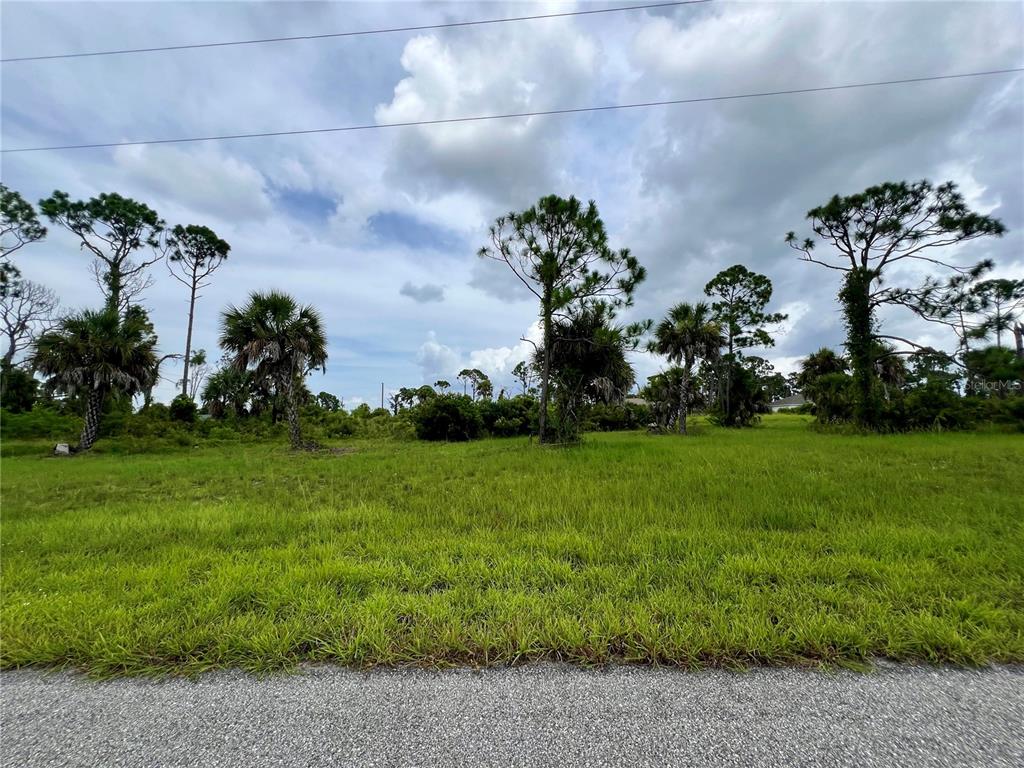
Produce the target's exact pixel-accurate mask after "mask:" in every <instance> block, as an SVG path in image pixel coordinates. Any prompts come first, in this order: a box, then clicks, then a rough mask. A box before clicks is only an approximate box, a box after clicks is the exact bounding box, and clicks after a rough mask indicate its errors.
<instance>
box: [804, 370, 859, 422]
mask: <svg viewBox="0 0 1024 768" xmlns="http://www.w3.org/2000/svg"><path fill="white" fill-rule="evenodd" d="M812 396H813V398H814V415H815V416H817V418H818V421H819V422H820V423H822V424H835V423H837V422H843V421H850V420H851V419H852V418H853V405H854V392H853V378H852V377H851V376H849V375H847V374H845V373H827V374H825V375H824V376H819V377H818V379H817V380H816V381H815V382H814V392H813V394H812Z"/></svg>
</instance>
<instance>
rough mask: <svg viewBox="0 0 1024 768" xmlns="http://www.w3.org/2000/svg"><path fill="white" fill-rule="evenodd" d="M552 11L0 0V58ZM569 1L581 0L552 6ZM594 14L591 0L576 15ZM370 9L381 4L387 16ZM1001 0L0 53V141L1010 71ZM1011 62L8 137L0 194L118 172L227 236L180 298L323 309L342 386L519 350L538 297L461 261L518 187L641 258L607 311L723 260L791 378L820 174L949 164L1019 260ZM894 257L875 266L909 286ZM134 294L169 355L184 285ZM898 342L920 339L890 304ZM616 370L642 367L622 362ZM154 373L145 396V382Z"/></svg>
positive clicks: (816, 303)
mask: <svg viewBox="0 0 1024 768" xmlns="http://www.w3.org/2000/svg"><path fill="white" fill-rule="evenodd" d="M570 5H571V4H565V3H559V4H529V5H526V4H514V3H468V2H466V3H424V4H411V3H375V4H361V3H259V4H256V3H175V2H171V3H113V4H105V3H59V4H58V3H33V4H27V3H17V2H5V3H4V4H3V6H2V11H0V13H2V19H0V20H2V26H3V32H2V35H3V37H2V44H3V50H4V56H5V57H10V56H20V55H31V54H36V53H40V54H41V53H56V52H64V51H75V50H86V49H103V48H112V47H113V48H120V47H126V46H127V47H136V46H145V45H161V44H175V43H182V42H206V41H216V40H225V39H245V38H254V37H265V36H281V35H297V34H309V33H312V34H317V33H322V32H327V31H344V30H352V29H365V28H374V27H382V26H394V25H395V24H396V23H401V24H403V25H404V24H409V25H412V24H429V23H436V22H438V21H445V20H460V19H472V18H482V17H493V16H505V15H521V14H523V13H542V12H545V10H551V11H557V10H565V9H566V8H567V7H570ZM580 7H583V6H580ZM587 7H596V6H587ZM396 20H397V21H396ZM1022 28H1024V14H1022V8H1021V6H1020V4H1018V3H943V4H936V3H884V4H883V3H829V4H817V3H742V2H741V3H735V2H713V3H708V4H706V5H701V6H689V7H685V6H684V7H680V8H673V9H661V10H658V11H656V12H653V11H637V12H632V13H627V14H613V15H607V16H588V17H578V18H567V19H553V20H544V21H532V22H524V23H520V24H503V25H495V26H487V27H473V28H465V29H456V30H437V31H430V32H420V33H416V34H408V33H403V34H388V35H378V36H372V37H362V38H344V39H331V40H320V41H306V42H291V43H281V44H276V45H265V46H243V47H237V48H216V49H205V50H193V51H185V52H177V53H173V52H171V53H159V54H158V53H153V54H142V55H136V56H130V57H119V56H112V57H101V58H91V59H76V60H65V61H44V62H32V63H28V62H26V63H10V64H4V65H3V66H2V70H0V72H2V75H0V76H2V86H3V94H2V118H3V126H2V136H0V138H2V142H3V146H4V147H5V148H15V147H19V146H32V145H43V144H55V143H68V142H72V143H76V142H90V141H118V140H132V139H147V138H165V137H174V136H186V135H201V134H211V133H212V134H220V133H234V132H247V131H274V130H292V129H302V128H314V127H326V126H339V125H346V124H356V123H359V124H362V123H373V122H378V123H387V122H399V121H407V120H422V119H436V118H442V117H459V116H466V115H473V114H487V113H497V112H509V111H527V110H531V111H533V110H544V109H552V108H560V107H571V106H578V105H585V104H594V103H608V102H629V101H638V100H654V99H664V98H680V97H682V98H686V97H693V96H709V95H716V94H728V93H737V92H749V91H757V90H777V89H782V88H793V87H809V86H810V87H813V86H819V85H831V84H838V83H845V82H856V81H866V80H882V79H891V78H902V77H915V76H921V75H930V74H943V73H950V72H965V71H975V70H984V69H994V68H1001V67H1008V66H1020V65H1021V63H1022V62H1024V43H1022V35H1021V32H1020V30H1021V29H1022ZM1022 126H1024V78H1021V77H1020V76H1003V77H992V78H985V79H976V80H965V81H955V82H942V83H931V84H921V85H912V86H895V87H892V88H886V89H866V90H862V91H844V92H840V93H831V94H815V95H808V96H790V97H779V98H774V99H751V100H746V101H735V102H719V103H711V104H699V105H691V106H685V107H669V108H660V109H650V110H633V111H629V112H623V113H605V114H598V115H579V116H573V117H542V118H529V119H517V120H509V121H503V122H500V123H499V122H490V123H474V124H464V125H446V126H432V127H421V128H403V129H385V130H379V131H365V132H358V133H342V134H326V135H316V136H298V137H279V138H268V139H255V140H238V141H231V142H219V143H208V144H187V145H167V146H149V147H123V148H117V149H100V150H87V151H79V152H52V153H28V154H7V155H4V156H3V161H2V162H3V168H2V178H3V181H4V183H5V184H7V185H8V186H11V187H13V188H15V189H18V190H19V191H21V192H22V193H23V194H24V195H25V196H26V197H27V198H28V199H30V200H33V201H34V200H38V199H39V198H40V197H42V196H45V195H47V194H49V193H50V192H51V191H52V190H53V189H63V190H66V191H67V192H69V193H70V194H71V195H72V196H74V197H78V198H85V197H89V196H92V195H95V194H98V193H100V192H112V191H116V192H120V193H122V194H126V195H130V196H133V197H136V198H137V199H140V200H143V201H145V202H147V203H148V204H149V205H151V206H152V207H153V208H155V209H156V210H157V211H158V212H159V213H160V214H161V215H162V216H163V217H164V219H166V220H167V222H168V223H169V224H177V223H182V224H191V223H195V224H206V225H208V226H210V227H212V228H213V229H214V230H216V231H217V232H218V233H219V234H220V235H221V236H222V237H224V238H225V239H227V240H228V241H229V242H230V243H231V245H232V252H231V257H230V259H229V260H228V263H227V264H226V265H225V266H224V268H223V269H222V270H221V271H219V272H218V273H216V275H215V279H214V281H213V284H212V285H211V286H210V287H209V289H207V290H206V291H205V292H204V295H203V297H202V298H201V300H200V304H199V308H198V317H197V326H196V338H195V341H194V346H198V347H205V348H206V349H207V350H208V351H209V352H210V353H211V357H212V358H214V359H216V358H217V357H218V354H217V352H216V351H215V350H216V335H217V320H218V313H219V312H220V310H221V309H223V308H224V306H226V305H227V304H229V303H240V302H242V301H244V300H245V297H246V295H247V293H248V292H249V291H252V290H256V289H265V288H269V287H274V288H280V289H284V290H287V291H289V292H291V293H293V294H294V295H295V296H296V297H297V298H298V299H299V300H300V301H303V302H307V303H311V304H313V305H315V306H316V307H318V308H319V309H320V310H321V311H322V313H323V314H324V317H325V320H326V323H327V329H328V332H329V335H330V360H329V362H328V371H327V374H326V375H325V376H320V375H319V374H318V375H317V376H315V377H313V380H311V382H310V386H311V387H312V388H313V389H314V391H318V390H320V389H326V390H329V391H331V392H334V393H336V394H338V395H340V396H342V397H343V398H344V399H345V400H346V402H347V403H348V404H350V405H353V404H355V403H358V402H360V401H362V400H367V401H370V402H375V401H376V400H378V399H379V397H380V394H379V391H380V384H381V382H382V381H383V382H384V383H385V386H386V388H387V389H397V388H398V387H399V386H408V385H418V384H420V383H422V382H432V381H434V380H435V379H436V378H439V377H444V378H451V377H452V376H453V375H454V373H455V372H457V370H458V369H460V368H462V367H465V366H472V367H479V368H482V369H483V370H485V371H487V372H488V373H490V374H491V375H492V376H494V377H495V378H496V379H497V380H498V381H499V383H504V382H507V381H509V372H510V371H511V368H512V367H513V366H514V365H515V363H516V362H518V361H519V360H521V359H523V358H524V357H525V356H526V355H527V354H528V351H529V348H530V347H529V344H528V343H527V342H524V341H522V338H523V337H524V336H525V337H527V338H529V337H530V336H531V335H535V329H534V328H533V324H534V322H535V320H536V314H537V307H536V306H535V304H534V303H533V302H531V301H530V300H529V297H527V296H524V294H523V291H522V290H520V289H519V288H518V287H517V285H516V284H515V282H514V278H513V277H512V275H511V274H508V273H507V272H503V271H502V270H501V269H499V268H498V265H495V264H490V263H486V262H481V261H480V260H479V259H478V258H477V257H476V256H475V252H476V250H477V248H479V246H481V245H483V244H484V243H485V242H486V234H487V226H488V224H489V223H490V222H491V221H493V219H494V218H495V217H496V216H497V215H499V214H501V213H504V212H507V211H508V210H513V209H522V208H524V207H526V206H528V205H529V204H531V203H532V202H534V201H535V200H536V199H537V198H538V197H540V196H541V195H543V194H547V193H551V192H555V193H558V194H563V195H568V194H575V195H577V196H578V197H581V198H593V199H594V200H596V202H597V204H598V206H599V208H600V210H601V212H602V214H603V216H604V218H605V221H606V223H607V225H608V229H609V232H610V234H611V237H612V240H613V242H614V244H615V245H617V246H628V247H630V248H631V249H632V251H633V252H634V254H635V255H636V256H637V257H638V258H639V259H640V261H641V263H643V264H644V265H645V266H646V267H647V269H648V273H649V279H648V280H647V282H646V283H645V284H644V285H643V286H642V287H641V289H640V290H639V292H638V295H637V299H636V304H635V307H634V308H633V309H632V310H630V313H629V314H628V315H627V317H626V319H636V318H645V317H651V318H658V317H660V316H661V315H662V314H663V313H664V311H665V310H666V308H667V307H668V306H670V305H671V304H672V303H675V302H677V301H683V300H690V301H692V300H697V299H700V298H701V296H702V287H703V285H704V283H705V282H706V281H707V280H708V279H710V278H711V277H712V276H713V275H714V274H715V273H716V272H717V271H718V270H720V269H723V268H725V267H728V266H730V265H731V264H733V263H737V262H739V263H744V264H746V265H747V266H749V267H751V268H752V269H757V270H759V271H762V272H764V273H766V274H768V275H769V276H770V277H771V278H772V280H773V281H774V283H775V288H776V301H775V302H774V305H775V308H777V309H782V310H783V311H787V312H789V314H790V316H791V320H790V322H789V323H788V324H787V326H786V329H785V333H784V334H782V335H780V337H779V339H778V343H777V346H776V347H775V348H774V349H773V350H770V351H768V352H766V355H767V356H768V357H771V358H772V359H773V360H775V362H776V363H777V365H778V367H779V368H780V369H781V370H790V369H792V367H793V366H794V365H795V363H796V361H797V360H798V359H799V358H800V357H801V356H803V355H805V354H806V353H807V352H809V351H811V350H813V349H814V348H816V347H818V346H821V345H830V346H836V347H838V345H839V344H840V343H841V340H842V328H841V325H840V322H839V317H838V314H837V312H836V307H835V302H834V296H835V290H836V285H835V284H834V277H833V276H832V275H831V274H826V272H827V271H826V270H823V269H821V268H818V267H815V266H814V265H809V264H803V263H801V262H799V261H798V260H797V259H796V257H795V255H794V254H793V253H792V252H791V251H790V250H789V249H787V248H786V247H785V245H784V244H783V243H782V237H783V235H784V234H785V232H786V231H788V230H790V229H795V230H797V231H802V230H803V229H805V228H804V227H803V224H804V213H805V212H806V211H807V209H809V208H811V207H813V206H814V205H817V204H819V203H821V202H823V201H825V200H826V199H827V198H828V197H829V196H831V195H832V194H833V193H836V192H841V193H851V192H855V191H859V190H860V189H863V188H864V187H866V186H868V185H870V184H873V183H878V182H881V181H885V180H898V179H918V178H930V179H932V180H934V181H943V180H947V179H952V180H954V181H957V182H958V183H959V184H960V185H961V188H962V189H963V190H964V191H965V193H966V194H967V195H968V199H969V200H970V201H971V202H972V204H974V205H975V206H976V207H978V208H979V209H981V210H983V211H985V212H988V213H992V214H993V215H996V216H999V217H1000V218H1002V219H1003V221H1004V222H1005V223H1006V224H1007V226H1008V227H1009V228H1010V230H1011V232H1010V234H1009V235H1008V236H1007V237H1005V238H1003V239H1002V240H999V241H993V242H980V241H979V242H976V243H972V244H971V245H970V247H969V249H966V250H965V253H964V254H963V257H964V259H965V260H970V261H974V260H976V259H980V258H983V257H986V256H991V257H992V258H994V259H995V260H996V261H997V263H998V265H999V270H1000V273H1003V274H1016V275H1021V274H1024V257H1022V254H1024V238H1022V236H1021V230H1022V226H1024V174H1022V173H1021V167H1022V164H1024V139H1022V135H1024V132H1022ZM51 231H52V236H51V237H50V238H48V240H47V241H46V242H45V243H43V244H39V245H36V246H33V247H32V248H31V249H29V248H26V249H23V251H22V252H20V253H19V258H18V264H19V266H20V267H21V268H22V270H23V272H24V273H25V275H26V276H27V277H28V278H30V279H32V280H36V281H38V282H42V283H45V284H47V285H49V286H50V287H52V288H54V289H55V290H56V291H57V292H58V294H59V295H60V296H61V298H62V301H63V303H64V305H66V306H67V307H83V306H94V305H96V304H98V303H99V301H100V295H99V291H98V289H97V288H96V287H95V285H94V284H93V283H92V281H91V277H90V272H89V259H88V257H87V255H86V254H84V253H82V252H80V250H79V249H78V247H77V246H76V244H75V243H74V242H73V240H72V239H71V238H69V237H67V236H64V235H62V234H60V233H59V232H56V231H53V230H51ZM920 276H921V274H920V273H919V272H912V271H909V272H907V273H905V274H902V275H899V276H898V277H899V278H900V279H905V280H916V279H919V278H920ZM153 278H154V281H153V285H152V286H151V287H150V288H149V289H148V290H147V291H146V293H145V294H144V296H143V303H144V304H145V305H146V306H147V307H149V309H150V311H151V313H152V316H153V318H154V321H155V323H156V327H157V331H158V333H159V335H160V340H161V347H162V348H163V351H164V352H173V351H177V350H179V349H181V348H183V347H184V331H185V309H186V296H185V294H184V292H183V290H182V288H181V286H180V285H179V284H178V283H176V282H175V281H173V280H172V279H171V278H170V277H169V276H168V275H167V274H166V270H164V269H163V267H161V266H159V265H158V266H157V267H156V268H155V269H154V271H153ZM885 322H886V323H887V324H888V327H889V328H890V329H892V330H893V332H894V333H896V335H904V336H908V337H912V338H915V339H917V340H920V341H925V342H928V343H933V344H940V345H945V346H948V345H949V343H951V342H952V339H946V338H945V337H943V336H941V334H939V333H938V332H937V331H936V330H935V329H934V328H931V327H927V326H922V325H920V324H919V323H917V322H915V321H914V320H913V319H912V318H909V317H906V316H903V315H900V314H898V313H892V314H891V315H889V316H887V317H886V318H885ZM635 363H636V366H637V370H638V374H639V375H640V377H641V378H643V377H645V376H647V375H650V374H651V373H654V372H656V371H657V370H658V369H659V368H660V367H661V365H662V361H660V360H658V359H656V358H653V357H651V356H650V355H647V354H638V355H637V356H636V359H635ZM173 373H174V372H173V371H170V370H169V371H168V379H169V380H168V381H167V382H164V384H162V385H161V388H160V390H159V394H160V395H161V396H162V397H164V398H167V397H169V396H170V395H171V394H172V392H173V384H172V383H171V380H172V379H173V378H174V376H173Z"/></svg>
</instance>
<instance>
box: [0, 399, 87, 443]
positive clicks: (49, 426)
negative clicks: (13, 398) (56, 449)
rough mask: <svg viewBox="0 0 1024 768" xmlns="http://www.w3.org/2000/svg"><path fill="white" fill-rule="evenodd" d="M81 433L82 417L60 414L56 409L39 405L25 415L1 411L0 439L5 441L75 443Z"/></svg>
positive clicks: (24, 413)
mask: <svg viewBox="0 0 1024 768" xmlns="http://www.w3.org/2000/svg"><path fill="white" fill-rule="evenodd" d="M81 431H82V419H81V417H79V416H74V415H71V414H63V413H60V412H59V411H58V410H57V409H55V408H48V407H46V406H41V405H37V406H36V407H35V408H33V409H32V410H31V411H25V412H23V413H9V412H8V411H6V410H4V411H0V437H2V438H3V439H4V440H31V439H47V440H62V441H73V440H74V439H75V438H77V437H78V435H79V433H80V432H81Z"/></svg>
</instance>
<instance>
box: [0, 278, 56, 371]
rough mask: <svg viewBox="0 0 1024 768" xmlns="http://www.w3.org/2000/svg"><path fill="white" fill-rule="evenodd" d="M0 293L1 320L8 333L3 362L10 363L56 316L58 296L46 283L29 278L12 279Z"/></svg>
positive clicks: (4, 329) (6, 334) (5, 333)
mask: <svg viewBox="0 0 1024 768" xmlns="http://www.w3.org/2000/svg"><path fill="white" fill-rule="evenodd" d="M8 287H9V290H8V291H6V292H5V293H4V295H3V296H0V323H2V324H3V334H4V336H6V337H7V350H6V351H5V352H4V356H3V363H4V364H5V365H12V364H13V363H14V358H15V355H17V353H18V352H19V351H20V350H22V349H24V348H25V347H27V346H29V345H31V343H32V340H33V339H34V338H35V337H36V336H37V335H38V334H39V333H41V332H42V331H44V330H46V328H48V327H49V325H50V324H51V323H53V321H54V320H55V317H54V314H55V312H56V310H57V306H58V305H59V304H60V300H59V299H58V298H57V294H55V293H54V292H53V291H51V290H50V289H49V288H47V287H46V286H43V285H40V284H39V283H33V282H32V281H31V280H14V281H13V282H12V283H10V284H9V286H8Z"/></svg>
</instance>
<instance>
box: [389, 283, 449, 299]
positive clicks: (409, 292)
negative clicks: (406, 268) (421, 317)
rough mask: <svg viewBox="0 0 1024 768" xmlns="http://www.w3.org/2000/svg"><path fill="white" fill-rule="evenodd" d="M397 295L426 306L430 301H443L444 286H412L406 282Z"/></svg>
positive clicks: (428, 284)
mask: <svg viewBox="0 0 1024 768" xmlns="http://www.w3.org/2000/svg"><path fill="white" fill-rule="evenodd" d="M399 293H400V294H402V295H403V296H408V297H409V298H410V299H412V300H413V301H415V302H417V303H419V304H428V303H430V302H432V301H444V286H443V285H434V284H433V283H424V284H423V285H413V284H412V283H409V282H407V283H405V285H403V286H402V288H401V290H399Z"/></svg>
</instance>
